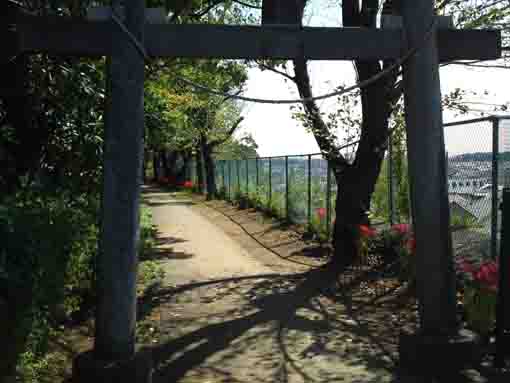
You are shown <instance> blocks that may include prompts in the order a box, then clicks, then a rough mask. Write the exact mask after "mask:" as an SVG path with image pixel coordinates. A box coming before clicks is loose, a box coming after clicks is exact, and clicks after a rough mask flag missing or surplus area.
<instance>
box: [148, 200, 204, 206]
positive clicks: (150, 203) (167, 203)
mask: <svg viewBox="0 0 510 383" xmlns="http://www.w3.org/2000/svg"><path fill="white" fill-rule="evenodd" d="M145 203H146V204H147V205H148V206H150V207H157V206H191V205H195V203H194V202H193V201H190V200H179V201H176V200H175V199H171V200H169V199H167V200H162V201H149V200H147V201H146V202H145Z"/></svg>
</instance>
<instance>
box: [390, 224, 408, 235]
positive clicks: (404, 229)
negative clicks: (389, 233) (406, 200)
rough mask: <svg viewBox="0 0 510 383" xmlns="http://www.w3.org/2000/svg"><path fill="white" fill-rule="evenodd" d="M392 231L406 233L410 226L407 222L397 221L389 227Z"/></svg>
mask: <svg viewBox="0 0 510 383" xmlns="http://www.w3.org/2000/svg"><path fill="white" fill-rule="evenodd" d="M391 229H392V230H393V231H396V232H397V233H399V234H403V235H405V234H408V233H409V232H410V231H411V226H410V225H409V224H407V223H398V224H396V225H393V226H392V227H391Z"/></svg>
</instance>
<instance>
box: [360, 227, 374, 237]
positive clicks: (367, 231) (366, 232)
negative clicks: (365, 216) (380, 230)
mask: <svg viewBox="0 0 510 383" xmlns="http://www.w3.org/2000/svg"><path fill="white" fill-rule="evenodd" d="M359 233H360V235H361V236H362V237H366V238H373V237H375V235H376V234H377V232H376V231H375V230H374V229H372V228H371V227H369V226H367V225H359Z"/></svg>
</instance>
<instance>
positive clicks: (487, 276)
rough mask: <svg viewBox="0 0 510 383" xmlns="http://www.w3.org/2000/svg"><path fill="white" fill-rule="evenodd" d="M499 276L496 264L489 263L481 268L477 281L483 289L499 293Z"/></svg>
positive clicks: (476, 276)
mask: <svg viewBox="0 0 510 383" xmlns="http://www.w3.org/2000/svg"><path fill="white" fill-rule="evenodd" d="M498 275H499V268H498V265H497V263H495V262H487V263H484V264H482V265H481V266H480V269H479V270H478V272H477V273H476V274H475V280H476V281H477V282H478V283H480V284H481V285H482V286H483V287H485V288H487V289H489V290H492V291H497V289H498Z"/></svg>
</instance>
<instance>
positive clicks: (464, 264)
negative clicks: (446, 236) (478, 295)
mask: <svg viewBox="0 0 510 383" xmlns="http://www.w3.org/2000/svg"><path fill="white" fill-rule="evenodd" d="M458 263H459V269H460V270H461V271H462V272H464V273H466V274H471V275H472V276H473V278H474V277H475V274H476V268H475V267H474V266H473V265H472V264H471V263H469V262H468V261H466V260H465V259H463V258H462V259H460V260H459V262H458Z"/></svg>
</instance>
